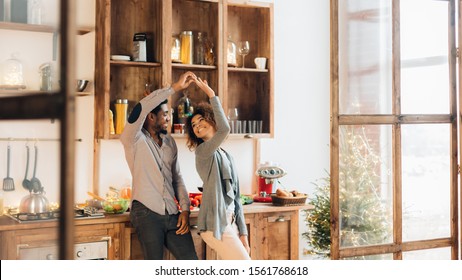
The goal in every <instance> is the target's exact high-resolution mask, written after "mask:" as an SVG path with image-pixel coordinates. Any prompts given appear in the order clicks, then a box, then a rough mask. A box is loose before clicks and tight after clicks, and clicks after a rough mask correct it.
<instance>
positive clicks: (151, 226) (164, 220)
mask: <svg viewBox="0 0 462 280" xmlns="http://www.w3.org/2000/svg"><path fill="white" fill-rule="evenodd" d="M179 215H180V214H179V213H178V214H175V215H168V214H167V215H159V214H157V213H155V212H153V211H151V210H150V209H148V208H147V207H146V206H144V205H143V204H142V203H141V202H139V201H137V200H135V201H133V203H132V207H131V209H130V221H131V223H132V225H133V226H134V227H135V229H136V233H137V235H138V239H139V241H140V243H141V248H142V249H143V255H144V258H145V259H146V260H162V259H163V255H164V253H163V252H164V246H165V247H167V248H168V250H169V251H170V252H171V253H172V254H173V255H174V256H175V258H176V259H177V260H197V254H196V250H195V248H194V243H193V240H192V237H191V232H188V233H187V234H184V235H178V234H176V233H175V232H176V231H177V230H178V228H177V226H176V225H177V223H178V217H179Z"/></svg>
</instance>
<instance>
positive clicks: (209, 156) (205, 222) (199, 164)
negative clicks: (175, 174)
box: [195, 96, 248, 240]
mask: <svg viewBox="0 0 462 280" xmlns="http://www.w3.org/2000/svg"><path fill="white" fill-rule="evenodd" d="M210 104H211V105H212V108H213V113H214V116H215V122H216V126H217V132H216V133H215V135H214V136H213V137H212V138H211V139H210V140H208V141H205V142H203V143H201V144H199V145H198V146H197V148H196V152H195V153H196V170H197V173H198V174H199V176H200V177H201V179H202V182H203V188H204V189H203V193H202V203H201V208H200V211H199V217H198V224H197V226H198V229H199V231H212V232H213V235H214V237H215V238H217V239H219V240H221V236H222V234H223V232H224V230H225V227H226V225H227V224H228V223H227V220H226V209H227V208H228V206H229V205H230V204H231V203H234V206H235V208H234V214H235V220H236V224H237V227H238V229H239V234H240V235H247V234H248V233H247V227H246V225H245V220H244V213H243V210H242V204H241V202H240V190H239V179H238V176H237V174H236V169H235V166H234V161H233V159H232V157H231V156H230V155H229V154H228V153H226V152H225V154H226V155H227V156H226V157H222V156H221V154H220V152H219V149H220V145H221V144H222V143H223V142H224V141H225V139H226V137H227V136H228V134H229V132H230V127H229V124H228V121H227V120H226V117H225V114H224V112H223V108H222V107H221V104H220V100H219V99H218V97H217V96H215V97H212V98H210ZM231 192H233V193H234V196H231V197H230V196H228V194H231ZM232 197H234V199H233V198H232Z"/></svg>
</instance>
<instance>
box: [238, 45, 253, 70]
mask: <svg viewBox="0 0 462 280" xmlns="http://www.w3.org/2000/svg"><path fill="white" fill-rule="evenodd" d="M238 52H239V54H240V55H242V68H244V67H245V61H244V60H245V56H246V55H248V54H249V52H250V44H249V41H242V42H239V48H238Z"/></svg>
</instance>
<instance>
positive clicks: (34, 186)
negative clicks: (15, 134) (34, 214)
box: [30, 145, 42, 193]
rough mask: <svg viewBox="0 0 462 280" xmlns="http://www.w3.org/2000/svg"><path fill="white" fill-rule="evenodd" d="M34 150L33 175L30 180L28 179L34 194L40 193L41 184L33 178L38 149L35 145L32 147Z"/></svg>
mask: <svg viewBox="0 0 462 280" xmlns="http://www.w3.org/2000/svg"><path fill="white" fill-rule="evenodd" d="M34 150H35V159H34V173H33V175H32V178H31V179H30V183H31V190H32V191H33V192H34V193H38V192H42V183H41V182H40V180H39V179H38V178H37V177H35V172H36V171H37V161H38V160H37V159H38V147H37V145H34Z"/></svg>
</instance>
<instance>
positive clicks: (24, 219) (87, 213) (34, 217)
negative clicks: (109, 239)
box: [6, 206, 104, 223]
mask: <svg viewBox="0 0 462 280" xmlns="http://www.w3.org/2000/svg"><path fill="white" fill-rule="evenodd" d="M59 213H60V212H59V209H50V210H47V211H43V212H37V213H31V212H23V211H21V210H20V211H19V213H18V210H17V208H16V209H14V208H10V209H9V210H8V211H6V216H8V217H10V218H11V219H13V220H15V221H16V222H18V223H31V222H46V221H57V220H58V219H59ZM102 217H104V213H103V212H101V210H100V209H97V208H96V207H89V206H87V207H85V208H83V209H80V208H76V209H74V218H75V219H92V218H102Z"/></svg>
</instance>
